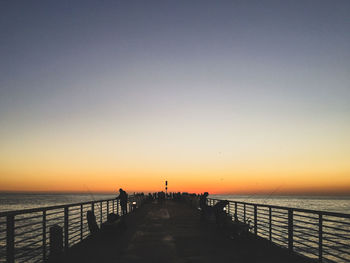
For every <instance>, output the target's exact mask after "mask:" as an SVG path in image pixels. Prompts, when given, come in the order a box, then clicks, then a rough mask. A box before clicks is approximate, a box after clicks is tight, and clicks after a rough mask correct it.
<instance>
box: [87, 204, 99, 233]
mask: <svg viewBox="0 0 350 263" xmlns="http://www.w3.org/2000/svg"><path fill="white" fill-rule="evenodd" d="M86 218H87V222H88V226H89V230H90V233H91V235H96V234H97V233H98V231H99V228H98V225H97V223H96V217H95V214H94V212H93V211H90V210H89V211H87V213H86Z"/></svg>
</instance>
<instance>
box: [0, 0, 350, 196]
mask: <svg viewBox="0 0 350 263" xmlns="http://www.w3.org/2000/svg"><path fill="white" fill-rule="evenodd" d="M349 14H350V1H347V0H344V1H337V0H335V1H331V0H329V1H321V0H320V1H302V0H300V1H243V0H242V1H235V0H231V1H204V0H202V1H195V0H191V1H166V0H163V1H6V2H5V1H3V2H2V3H0V190H3V191H36V190H38V191H86V190H89V191H90V190H91V191H114V190H115V189H119V187H123V188H125V189H126V190H128V191H156V190H160V189H161V188H162V187H163V183H164V180H165V179H167V180H169V189H170V190H173V191H197V192H203V191H209V192H211V193H269V192H273V191H276V189H278V191H279V192H280V193H350V16H349Z"/></svg>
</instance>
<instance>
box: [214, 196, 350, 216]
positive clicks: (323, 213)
mask: <svg viewBox="0 0 350 263" xmlns="http://www.w3.org/2000/svg"><path fill="white" fill-rule="evenodd" d="M208 199H210V200H215V201H222V200H227V199H219V198H211V197H208ZM227 201H230V202H234V203H237V204H246V205H253V206H254V205H256V206H260V207H270V208H276V209H283V210H289V209H292V210H293V211H297V212H304V213H313V214H317V215H320V214H321V215H327V216H334V217H345V218H350V214H347V213H339V212H330V211H322V210H313V209H304V208H297V207H287V206H279V205H268V204H258V203H250V202H243V201H235V200H227Z"/></svg>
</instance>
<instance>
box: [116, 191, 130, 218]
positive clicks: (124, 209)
mask: <svg viewBox="0 0 350 263" xmlns="http://www.w3.org/2000/svg"><path fill="white" fill-rule="evenodd" d="M117 199H120V206H121V208H122V215H126V214H127V212H128V210H127V204H128V194H127V193H126V192H125V191H124V190H123V189H122V188H120V189H119V196H118V197H117Z"/></svg>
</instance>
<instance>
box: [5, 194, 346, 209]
mask: <svg viewBox="0 0 350 263" xmlns="http://www.w3.org/2000/svg"><path fill="white" fill-rule="evenodd" d="M116 196H117V194H92V193H90V194H38V193H26V194H23V193H1V194H0V212H4V211H11V210H22V209H27V208H36V207H45V206H55V205H62V204H72V203H80V202H87V201H97V200H105V199H112V198H115V197H116ZM209 198H217V199H223V200H232V201H241V202H248V203H255V204H267V205H278V206H284V207H292V208H305V209H312V210H318V211H330V212H339V213H345V214H350V196H282V195H274V196H264V195H210V196H209Z"/></svg>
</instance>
